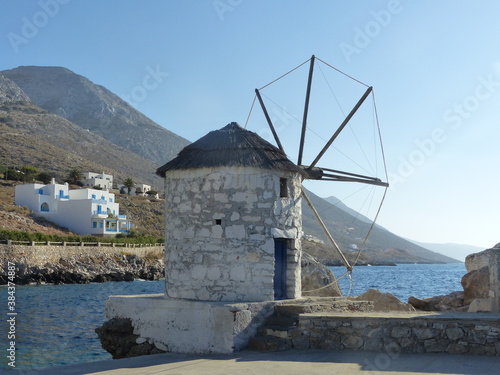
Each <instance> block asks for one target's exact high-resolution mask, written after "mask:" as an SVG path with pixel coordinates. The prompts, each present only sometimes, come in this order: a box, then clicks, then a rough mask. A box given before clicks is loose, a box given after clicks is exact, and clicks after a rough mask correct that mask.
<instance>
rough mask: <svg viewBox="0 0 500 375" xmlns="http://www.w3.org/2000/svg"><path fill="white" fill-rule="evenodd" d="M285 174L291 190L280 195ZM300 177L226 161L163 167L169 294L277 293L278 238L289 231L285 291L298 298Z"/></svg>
mask: <svg viewBox="0 0 500 375" xmlns="http://www.w3.org/2000/svg"><path fill="white" fill-rule="evenodd" d="M280 177H285V178H288V197H287V198H280V196H279V194H280ZM300 187H301V179H300V176H299V175H298V174H291V173H284V172H276V171H269V170H262V169H257V168H248V167H246V168H241V167H232V168H231V167H224V168H203V169H197V170H189V171H170V172H167V174H166V179H165V191H166V194H165V195H166V207H165V208H166V210H165V212H166V218H165V219H166V220H165V227H166V228H165V229H166V234H165V240H166V252H165V255H166V259H165V261H166V262H165V263H166V268H165V273H166V277H165V280H166V293H167V295H168V296H169V297H172V298H182V299H191V300H201V301H269V300H273V299H274V288H273V277H274V238H288V239H290V241H289V244H290V245H289V250H288V265H287V277H288V280H287V283H288V285H287V287H288V290H287V293H288V295H287V297H288V298H299V297H300V256H301V248H300V240H299V239H300V237H301V235H302V222H301V190H300Z"/></svg>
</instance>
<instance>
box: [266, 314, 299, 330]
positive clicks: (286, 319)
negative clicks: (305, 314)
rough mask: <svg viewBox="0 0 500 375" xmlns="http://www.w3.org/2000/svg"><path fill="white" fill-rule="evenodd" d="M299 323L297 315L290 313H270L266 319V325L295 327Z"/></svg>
mask: <svg viewBox="0 0 500 375" xmlns="http://www.w3.org/2000/svg"><path fill="white" fill-rule="evenodd" d="M298 324H299V318H298V316H291V315H278V314H275V315H271V316H270V317H269V318H267V320H266V326H277V327H295V326H297V325H298Z"/></svg>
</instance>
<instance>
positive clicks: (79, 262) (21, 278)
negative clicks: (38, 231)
mask: <svg viewBox="0 0 500 375" xmlns="http://www.w3.org/2000/svg"><path fill="white" fill-rule="evenodd" d="M0 254H1V255H2V262H3V263H4V264H3V267H2V271H1V273H0V285H6V284H7V282H8V281H9V280H8V278H7V274H6V270H7V267H6V266H7V263H8V262H10V263H14V264H15V267H16V271H15V279H14V280H15V283H16V284H18V285H26V284H43V283H51V284H87V283H91V282H107V281H134V280H136V279H142V280H160V279H163V278H164V272H165V271H164V269H165V268H164V261H163V247H148V248H123V249H120V248H109V247H79V246H36V247H35V246H19V245H17V246H16V245H0Z"/></svg>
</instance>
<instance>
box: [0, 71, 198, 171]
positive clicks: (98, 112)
mask: <svg viewBox="0 0 500 375" xmlns="http://www.w3.org/2000/svg"><path fill="white" fill-rule="evenodd" d="M1 73H2V74H3V75H4V76H5V77H6V78H8V79H10V80H11V81H13V82H14V83H15V84H17V85H18V86H19V87H20V88H21V89H22V91H24V93H25V94H26V95H27V96H28V97H29V98H30V100H31V101H32V102H33V103H34V104H36V105H37V106H39V107H41V108H43V109H45V110H46V111H48V112H50V113H53V114H56V115H58V116H61V117H64V118H65V119H67V120H69V121H71V122H72V123H73V124H76V125H78V126H79V127H81V128H82V129H84V130H86V131H87V130H88V131H90V132H92V133H94V134H97V135H99V136H100V137H102V138H104V139H106V140H108V141H109V142H111V143H114V144H115V145H118V146H120V147H122V148H124V149H126V150H129V151H131V152H133V153H135V154H137V155H139V156H141V157H142V158H145V159H148V160H151V161H153V162H154V163H155V165H156V166H160V165H163V164H164V163H166V162H167V161H169V160H170V159H172V158H173V157H175V156H176V155H177V153H178V152H179V151H180V150H181V149H182V148H183V147H184V146H186V145H187V144H188V143H189V142H188V141H187V140H186V139H184V138H182V137H180V136H178V135H176V134H174V133H172V132H170V131H169V130H167V129H165V128H164V127H162V126H160V125H158V124H157V123H155V122H154V121H152V120H151V119H149V118H148V117H146V116H145V115H143V114H142V113H141V112H139V111H137V110H136V109H135V108H133V107H132V106H131V105H129V104H128V103H126V102H125V101H123V100H122V99H120V98H119V97H118V96H117V95H115V94H113V93H112V92H111V91H109V90H108V89H106V88H105V87H103V86H100V85H96V84H94V83H92V82H91V81H90V80H88V79H87V78H85V77H83V76H81V75H78V74H75V73H73V72H72V71H70V70H68V69H66V68H60V67H41V66H21V67H18V68H15V69H11V70H5V71H3V72H1Z"/></svg>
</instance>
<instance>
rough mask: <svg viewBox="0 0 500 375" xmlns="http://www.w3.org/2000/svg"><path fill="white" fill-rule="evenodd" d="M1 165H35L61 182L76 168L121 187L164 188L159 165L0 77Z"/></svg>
mask: <svg viewBox="0 0 500 375" xmlns="http://www.w3.org/2000/svg"><path fill="white" fill-rule="evenodd" d="M2 88H4V90H3V91H2ZM0 163H1V164H3V165H8V166H18V167H20V166H22V165H29V166H33V167H36V168H38V169H39V170H41V171H45V172H48V173H50V174H52V175H53V176H54V177H56V179H57V180H58V181H60V182H62V181H63V180H64V179H65V178H66V177H67V175H68V172H69V171H70V170H71V169H73V168H78V169H80V170H81V171H105V172H107V173H111V174H113V175H114V176H115V179H116V180H117V182H118V181H120V179H121V180H123V179H124V178H128V177H132V178H133V179H134V180H135V181H137V182H140V181H143V182H145V183H148V184H151V185H153V186H155V187H161V186H162V181H161V179H160V178H159V177H158V176H156V175H155V170H156V168H157V164H155V163H154V162H152V161H150V160H147V159H144V158H142V157H140V156H138V155H137V154H134V153H132V152H130V151H128V150H126V149H124V148H121V147H119V146H116V145H114V144H113V143H111V142H109V141H107V140H106V139H104V138H102V137H100V136H98V135H96V134H94V133H92V132H89V131H86V130H84V129H82V128H81V127H79V126H76V125H75V124H73V123H71V122H69V121H68V120H66V119H64V118H62V117H60V116H57V115H54V114H51V113H49V112H47V111H46V110H44V109H42V108H40V107H38V106H36V105H34V104H33V103H31V102H30V101H29V99H27V97H26V96H25V95H23V92H22V90H20V89H19V88H17V89H16V86H15V84H13V83H12V82H10V81H9V80H8V79H5V77H3V76H1V75H0Z"/></svg>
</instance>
